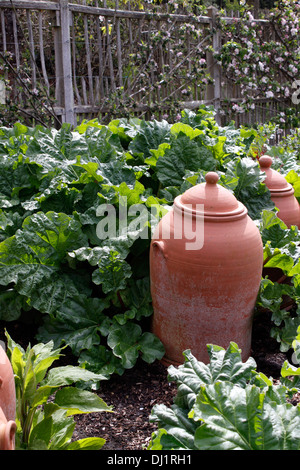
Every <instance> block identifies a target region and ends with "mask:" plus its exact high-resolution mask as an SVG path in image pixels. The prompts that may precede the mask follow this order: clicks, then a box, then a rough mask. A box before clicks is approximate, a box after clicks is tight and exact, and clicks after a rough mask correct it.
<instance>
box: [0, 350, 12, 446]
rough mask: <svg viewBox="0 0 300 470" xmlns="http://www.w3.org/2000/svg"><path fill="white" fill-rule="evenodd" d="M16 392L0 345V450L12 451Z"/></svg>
mask: <svg viewBox="0 0 300 470" xmlns="http://www.w3.org/2000/svg"><path fill="white" fill-rule="evenodd" d="M15 416H16V391H15V379H14V374H13V370H12V366H11V363H10V361H9V359H8V357H7V354H6V353H5V351H4V349H3V348H2V346H1V344H0V450H13V449H14V436H15V432H16V424H15V422H14V420H15Z"/></svg>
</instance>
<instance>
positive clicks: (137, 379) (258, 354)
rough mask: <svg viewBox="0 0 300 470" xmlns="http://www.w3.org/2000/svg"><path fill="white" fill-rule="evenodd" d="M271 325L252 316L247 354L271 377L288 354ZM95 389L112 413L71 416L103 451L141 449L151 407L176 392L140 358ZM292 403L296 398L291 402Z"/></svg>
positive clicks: (28, 338) (22, 337)
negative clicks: (273, 335)
mask: <svg viewBox="0 0 300 470" xmlns="http://www.w3.org/2000/svg"><path fill="white" fill-rule="evenodd" d="M5 328H7V331H8V332H9V334H10V335H11V337H12V338H13V340H14V341H15V342H17V343H19V344H20V345H22V346H23V347H26V346H27V344H28V343H29V342H31V344H34V342H35V340H34V337H33V329H32V325H28V327H27V326H26V324H25V325H24V324H22V323H20V322H12V323H10V324H7V323H6V324H5ZM270 328H271V321H270V316H269V314H268V313H265V314H262V315H260V316H258V317H257V318H255V320H254V323H253V337H252V353H251V355H252V357H253V358H254V359H255V361H256V363H257V370H258V371H261V372H263V373H264V374H266V375H267V376H268V377H273V379H274V380H276V379H277V378H278V377H279V376H280V370H281V366H282V364H283V362H284V361H285V360H286V359H287V358H288V354H286V353H282V352H280V350H279V344H278V343H277V342H276V341H275V340H274V339H273V338H271V336H270ZM3 331H4V326H3V325H1V329H0V339H2V340H5V337H4V334H3ZM62 363H63V364H68V363H72V364H76V359H75V358H74V357H73V356H72V355H71V354H68V353H67V354H66V355H65V356H64V357H63V358H62ZM54 365H55V366H56V365H57V363H54ZM97 393H98V394H99V395H100V396H101V398H103V399H104V401H105V402H106V403H107V404H108V405H111V406H113V410H114V413H90V414H87V415H78V416H76V417H75V419H76V428H75V432H74V438H75V439H81V438H84V437H92V436H93V437H102V438H104V439H106V444H105V446H104V448H103V449H105V450H131V451H132V450H142V449H144V448H146V447H147V445H148V443H149V440H150V438H151V434H152V432H153V431H154V430H155V429H156V427H157V426H156V425H155V424H154V423H150V422H149V415H150V413H151V409H152V407H153V406H154V405H155V404H158V403H163V404H165V405H167V406H170V405H171V404H172V402H173V397H174V396H175V394H176V385H175V383H170V382H169V381H168V373H167V368H166V367H165V366H163V365H162V364H161V363H160V362H159V361H155V362H154V363H153V364H147V363H146V362H144V361H142V360H140V361H138V362H137V364H136V365H135V367H133V368H132V369H129V370H127V371H125V372H124V374H123V375H122V376H118V375H113V376H112V377H111V378H110V380H108V381H104V382H102V383H101V388H100V390H99V391H98V392H97ZM297 401H298V400H297V397H295V400H294V403H293V404H296V403H297ZM299 402H300V399H299Z"/></svg>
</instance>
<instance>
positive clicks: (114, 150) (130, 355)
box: [0, 107, 298, 377]
mask: <svg viewBox="0 0 300 470" xmlns="http://www.w3.org/2000/svg"><path fill="white" fill-rule="evenodd" d="M258 138H259V131H258V130H255V129H252V128H251V129H248V128H244V127H239V128H236V126H235V125H234V123H230V124H228V125H227V126H225V127H222V126H220V125H218V124H217V122H216V120H215V115H214V110H213V109H212V108H207V107H201V108H200V109H199V110H198V111H197V112H194V111H189V110H183V111H182V113H181V119H180V120H179V121H178V122H176V123H173V124H172V123H169V122H167V121H164V120H162V121H156V120H153V121H143V120H140V119H124V118H120V119H115V120H113V121H111V122H110V123H109V124H108V125H102V124H101V123H100V122H99V121H98V120H96V119H94V120H91V121H83V122H82V123H81V124H79V125H78V126H77V127H76V128H75V129H72V128H71V126H69V125H68V124H63V125H62V127H61V128H60V129H59V130H56V129H47V128H44V127H41V126H37V127H35V128H28V127H26V126H23V125H21V124H20V123H16V124H15V125H14V126H13V127H12V128H5V127H2V128H0V155H1V159H0V306H1V309H0V319H1V320H2V321H13V320H19V319H23V318H24V317H26V320H27V321H30V319H35V321H36V322H37V323H38V325H39V328H38V333H37V336H36V339H37V341H40V342H43V343H46V342H49V341H53V344H54V347H55V348H59V347H61V346H62V345H68V346H69V347H70V348H71V350H72V352H73V354H74V355H75V356H76V357H78V360H79V363H80V364H81V365H82V366H84V367H86V368H89V369H90V370H91V371H93V372H95V373H100V374H103V375H105V376H106V377H109V376H110V375H111V374H113V373H117V374H120V375H121V374H122V373H123V372H124V370H125V369H127V368H131V367H134V365H135V364H136V361H137V360H139V359H142V360H145V361H147V362H153V361H155V360H156V359H161V358H162V357H163V355H164V347H163V345H162V344H161V342H160V341H159V339H158V338H157V337H155V336H154V335H153V334H152V333H151V331H149V325H150V318H151V315H152V313H153V309H152V300H151V295H150V278H149V247H150V240H151V236H152V233H153V230H154V229H155V227H156V225H157V223H158V222H159V220H160V219H161V217H162V216H163V215H164V214H165V213H166V212H167V211H168V210H169V209H170V207H171V206H172V204H173V202H174V198H175V197H176V196H177V195H178V194H181V193H183V192H184V191H185V190H186V189H188V188H190V187H191V186H194V185H195V184H197V183H201V182H203V181H205V174H206V173H207V172H208V171H212V170H213V171H216V172H217V173H218V175H219V184H221V185H223V186H224V187H226V188H227V189H228V190H230V191H231V192H232V193H233V194H234V195H235V196H236V198H237V199H238V200H240V201H241V202H242V203H243V204H245V206H246V207H247V209H248V213H249V215H250V217H252V218H253V219H255V220H260V219H261V214H262V211H267V213H268V214H271V215H270V217H273V216H274V215H275V213H276V208H275V207H274V204H273V203H272V201H271V197H270V192H269V190H268V189H267V187H266V186H265V184H264V178H265V175H264V173H263V172H261V171H260V168H259V164H258V162H257V159H255V158H254V159H253V158H252V153H253V152H252V146H253V145H255V142H256V140H257V139H258ZM274 152H275V151H274ZM284 155H285V154H284V153H283V152H282V153H280V154H278V156H277V157H276V158H277V160H276V164H277V163H278V164H279V167H280V170H281V171H283V167H284V168H285V169H286V172H287V173H288V172H291V171H293V172H295V174H294V173H289V178H290V179H291V180H293V184H295V188H296V186H297V184H298V183H297V177H298V176H297V175H298V172H297V166H296V164H297V162H296V161H295V160H293V165H290V166H288V161H287V160H286V159H285V157H284ZM287 170H288V171H287ZM295 175H296V176H295ZM105 207H108V208H109V210H110V211H111V213H112V214H113V215H114V216H115V226H114V230H113V231H109V230H108V229H109V228H110V227H109V222H108V218H107V214H106V213H105V211H102V210H101V208H105ZM139 211H140V213H139ZM264 220H265V219H264ZM274 220H275V219H274ZM265 223H266V222H263V224H265ZM273 225H274V224H273ZM106 230H107V232H108V231H109V234H106ZM262 230H264V240H265V242H264V243H265V252H266V253H267V252H270V251H272V250H273V251H274V250H277V249H280V250H281V251H282V253H281V254H282V255H284V256H283V257H281V258H280V259H281V261H280V266H282V265H283V264H282V263H283V259H287V254H286V253H285V248H284V246H283V245H280V247H277V246H276V243H277V241H278V243H279V242H280V243H283V242H282V241H280V239H277V238H276V237H275V239H274V242H273V244H272V245H270V242H269V240H267V239H266V235H267V234H268V236H275V235H274V233H273V232H275V231H276V230H277V231H278V230H279V226H278V227H275V226H274V227H273V226H272V227H268V228H267V227H265V226H264V225H263V228H262ZM266 230H267V231H266ZM99 233H100V234H101V235H99ZM295 236H296V235H295ZM289 237H292V232H291V234H290V235H289ZM267 238H268V237H267ZM272 240H273V238H272V239H271V241H272ZM289 243H294V242H293V240H292V239H291V240H290V242H289ZM276 253H277V252H275V251H274V253H272V259H270V260H269V263H275V262H276V263H277V261H278V262H279V258H278V257H276V256H275V254H276ZM288 256H290V257H293V256H294V258H296V253H294V254H293V253H292V251H291V252H290V255H288ZM289 275H290V273H289ZM293 278H294V279H295V280H296V279H297V276H296V275H295V276H294V277H293ZM268 285H269V281H267V280H264V282H263V283H262V289H261V294H262V295H261V299H260V302H261V303H263V302H265V300H264V298H266V297H267V296H268V295H269V294H268V289H270V288H271V287H267V286H268ZM270 286H271V284H270ZM294 287H295V288H296V287H297V285H295V286H294ZM265 288H266V289H265ZM275 288H277V286H275ZM285 288H286V287H284V289H285ZM294 293H295V295H296V293H297V292H296V291H294ZM264 294H265V295H264ZM276 308H277V307H276ZM276 312H277V311H276ZM276 315H277V313H276ZM274 318H275V317H274ZM32 321H33V320H32ZM295 326H296V325H295ZM278 339H279V336H278ZM280 341H281V342H282V344H283V343H284V341H285V340H284V339H283V337H282V336H281V337H280ZM289 341H290V340H289Z"/></svg>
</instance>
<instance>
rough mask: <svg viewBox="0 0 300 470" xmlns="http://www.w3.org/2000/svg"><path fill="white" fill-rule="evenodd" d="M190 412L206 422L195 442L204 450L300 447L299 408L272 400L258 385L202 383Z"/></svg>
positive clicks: (290, 448) (288, 448) (197, 433)
mask: <svg viewBox="0 0 300 470" xmlns="http://www.w3.org/2000/svg"><path fill="white" fill-rule="evenodd" d="M190 415H191V416H192V417H193V419H194V420H196V421H197V420H198V421H199V420H201V421H202V423H203V424H200V426H199V427H198V429H197V431H196V433H195V445H196V447H197V448H198V449H201V450H299V448H300V444H299V442H300V441H299V438H300V426H299V425H300V410H299V408H298V407H294V406H292V405H291V404H288V403H285V404H277V403H275V402H269V401H268V398H267V397H266V395H265V394H264V393H263V392H261V390H260V389H259V388H258V387H256V386H255V385H247V386H246V387H245V388H241V387H240V386H238V385H235V384H233V383H229V382H216V383H214V384H212V385H207V386H201V389H200V392H199V394H198V396H197V400H196V403H195V405H194V408H193V410H192V412H191V414H190Z"/></svg>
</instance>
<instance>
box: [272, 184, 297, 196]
mask: <svg viewBox="0 0 300 470" xmlns="http://www.w3.org/2000/svg"><path fill="white" fill-rule="evenodd" d="M269 191H270V193H271V195H272V196H280V197H285V196H292V195H293V194H294V192H295V191H294V188H293V186H292V185H291V184H289V187H288V188H282V189H281V188H276V189H272V188H271V189H270V188H269Z"/></svg>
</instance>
